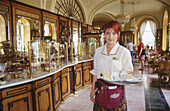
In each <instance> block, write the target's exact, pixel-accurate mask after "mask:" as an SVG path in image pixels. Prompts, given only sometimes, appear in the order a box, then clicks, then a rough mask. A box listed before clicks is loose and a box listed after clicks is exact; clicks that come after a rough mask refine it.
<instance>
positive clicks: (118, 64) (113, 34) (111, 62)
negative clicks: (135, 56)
mask: <svg viewBox="0 0 170 111" xmlns="http://www.w3.org/2000/svg"><path fill="white" fill-rule="evenodd" d="M120 32H121V25H120V23H118V22H117V21H109V22H107V23H106V24H105V25H104V34H105V39H106V44H105V45H104V46H101V47H99V48H97V49H96V52H95V55H94V69H93V70H91V71H90V73H91V74H92V75H93V83H92V88H91V93H90V100H91V101H92V102H94V108H93V111H102V110H105V111H106V109H104V108H102V107H101V106H100V105H99V104H98V103H97V102H96V101H95V99H94V96H95V93H96V92H95V82H96V81H97V79H100V77H101V74H103V77H104V75H106V73H107V74H110V75H112V76H114V78H115V80H118V79H119V77H121V76H126V78H128V75H129V74H128V72H131V73H130V75H131V76H132V72H133V65H132V59H131V55H130V52H129V50H128V49H127V48H125V47H123V46H121V45H120V44H119V38H120ZM123 87H124V86H123ZM115 90H116V89H115ZM121 90H123V91H124V88H123V89H121ZM101 98H102V97H101ZM123 98H124V99H123V101H122V102H121V103H120V104H119V106H117V107H115V108H113V109H109V110H108V111H118V110H119V111H120V110H121V111H127V107H126V106H127V104H126V99H125V95H124V96H123ZM105 99H107V98H105Z"/></svg>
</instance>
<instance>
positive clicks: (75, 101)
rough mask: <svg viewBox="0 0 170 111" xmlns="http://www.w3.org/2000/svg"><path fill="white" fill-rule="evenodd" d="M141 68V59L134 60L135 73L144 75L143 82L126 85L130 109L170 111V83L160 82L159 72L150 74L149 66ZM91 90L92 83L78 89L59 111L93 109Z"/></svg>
mask: <svg viewBox="0 0 170 111" xmlns="http://www.w3.org/2000/svg"><path fill="white" fill-rule="evenodd" d="M139 68H140V63H139V61H138V60H134V69H135V70H134V74H135V76H137V77H142V78H143V82H141V83H138V84H133V85H126V86H125V92H126V99H127V108H128V111H170V84H160V83H159V82H158V79H157V78H158V74H156V73H155V74H148V69H147V68H145V69H144V70H143V71H140V70H138V69H139ZM150 72H152V69H151V70H150ZM90 90H91V85H90V86H88V87H85V88H82V89H80V90H78V91H77V93H76V94H74V95H72V96H70V97H69V98H67V99H66V100H65V101H64V104H61V105H60V106H59V108H58V111H92V110H93V103H92V102H91V101H90V98H89V95H90Z"/></svg>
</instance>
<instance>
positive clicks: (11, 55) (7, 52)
mask: <svg viewBox="0 0 170 111" xmlns="http://www.w3.org/2000/svg"><path fill="white" fill-rule="evenodd" d="M25 66H26V63H25V61H24V56H23V55H20V54H19V53H17V52H15V51H14V47H13V46H12V42H11V41H3V42H0V72H2V73H3V74H4V75H6V76H7V77H6V78H7V80H10V79H11V78H19V77H22V78H23V77H24V75H23V74H22V73H23V72H24V71H25ZM0 77H1V75H0Z"/></svg>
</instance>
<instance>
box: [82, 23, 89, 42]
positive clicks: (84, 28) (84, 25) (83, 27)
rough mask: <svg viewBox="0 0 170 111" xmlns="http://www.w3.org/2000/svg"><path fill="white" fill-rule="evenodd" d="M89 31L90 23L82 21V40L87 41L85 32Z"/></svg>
mask: <svg viewBox="0 0 170 111" xmlns="http://www.w3.org/2000/svg"><path fill="white" fill-rule="evenodd" d="M86 33H88V25H87V24H85V23H82V24H81V34H82V35H81V39H82V42H86V37H85V34H86Z"/></svg>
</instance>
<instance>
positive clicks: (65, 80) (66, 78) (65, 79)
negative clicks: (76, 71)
mask: <svg viewBox="0 0 170 111" xmlns="http://www.w3.org/2000/svg"><path fill="white" fill-rule="evenodd" d="M70 70H71V69H70V68H65V69H63V70H62V71H61V93H62V100H63V99H64V98H66V97H67V96H69V94H70Z"/></svg>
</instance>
